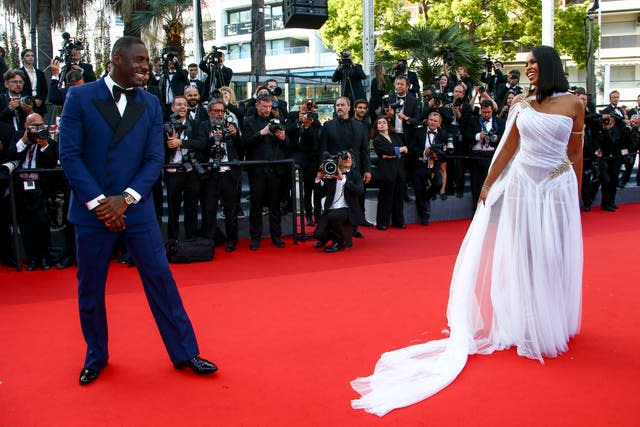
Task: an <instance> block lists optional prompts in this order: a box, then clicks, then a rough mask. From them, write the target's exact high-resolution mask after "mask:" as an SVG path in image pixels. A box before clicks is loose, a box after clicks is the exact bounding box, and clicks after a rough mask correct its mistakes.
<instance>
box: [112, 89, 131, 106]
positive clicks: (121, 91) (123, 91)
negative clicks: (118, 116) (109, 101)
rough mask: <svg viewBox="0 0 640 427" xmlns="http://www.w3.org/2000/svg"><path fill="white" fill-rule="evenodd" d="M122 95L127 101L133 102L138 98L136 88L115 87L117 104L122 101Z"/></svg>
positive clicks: (114, 92) (114, 94) (114, 93)
mask: <svg viewBox="0 0 640 427" xmlns="http://www.w3.org/2000/svg"><path fill="white" fill-rule="evenodd" d="M122 94H124V95H125V96H126V97H127V101H131V100H132V99H134V98H135V96H136V93H135V89H134V88H130V89H122V88H121V87H120V86H118V85H113V99H114V100H115V101H116V103H117V102H118V101H120V95H122Z"/></svg>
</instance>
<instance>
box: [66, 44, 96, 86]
mask: <svg viewBox="0 0 640 427" xmlns="http://www.w3.org/2000/svg"><path fill="white" fill-rule="evenodd" d="M82 50H83V47H82V45H81V44H80V43H76V44H75V45H74V46H73V48H72V49H71V68H70V69H68V70H66V71H65V74H66V73H68V72H70V71H71V70H76V71H80V72H81V73H82V79H83V80H84V81H85V83H89V82H94V81H96V74H95V73H94V72H93V65H91V64H89V63H86V62H82V58H81V57H82Z"/></svg>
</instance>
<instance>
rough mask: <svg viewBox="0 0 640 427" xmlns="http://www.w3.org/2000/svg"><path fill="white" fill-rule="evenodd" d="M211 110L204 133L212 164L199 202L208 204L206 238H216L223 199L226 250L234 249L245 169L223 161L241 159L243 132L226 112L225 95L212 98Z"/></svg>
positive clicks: (204, 125) (202, 131)
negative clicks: (219, 208) (220, 203)
mask: <svg viewBox="0 0 640 427" xmlns="http://www.w3.org/2000/svg"><path fill="white" fill-rule="evenodd" d="M208 110H209V120H208V121H206V122H203V123H202V125H201V126H202V130H201V133H202V134H203V135H206V137H207V147H206V153H207V154H206V155H207V162H208V164H209V165H211V167H210V171H209V172H208V173H207V178H206V179H205V180H204V181H203V183H202V191H201V193H200V194H201V199H200V203H203V204H204V206H205V211H204V212H205V213H204V215H203V218H202V229H203V230H204V233H205V235H206V236H207V238H209V239H211V240H215V234H216V229H217V224H218V220H217V218H218V204H219V202H220V201H222V209H223V211H224V224H225V235H226V240H227V247H226V248H225V251H227V252H233V251H235V250H236V246H237V245H238V199H239V197H240V190H241V183H240V178H241V173H242V169H241V167H240V166H237V165H236V166H228V165H222V164H221V163H224V162H237V161H239V160H240V158H239V157H238V145H239V144H240V132H239V130H238V123H237V122H235V121H234V119H233V117H232V116H231V115H229V114H228V113H227V111H226V108H225V105H224V101H223V100H222V99H212V100H211V102H209V106H208Z"/></svg>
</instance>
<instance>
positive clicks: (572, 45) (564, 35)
mask: <svg viewBox="0 0 640 427" xmlns="http://www.w3.org/2000/svg"><path fill="white" fill-rule="evenodd" d="M589 7H590V4H588V3H585V4H582V5H578V4H573V5H570V6H567V7H566V8H562V9H556V22H555V34H554V39H555V45H556V49H558V52H560V53H561V54H564V55H568V56H570V57H571V59H573V60H574V61H575V62H576V65H577V67H578V69H580V70H584V69H585V68H586V67H587V61H588V48H589V40H588V37H589V33H588V29H587V28H586V27H585V25H587V24H586V23H585V21H584V17H585V15H586V14H587V9H588V8H589ZM599 40H600V28H598V26H597V25H594V28H593V43H594V45H593V47H594V50H595V49H597V48H598V41H599Z"/></svg>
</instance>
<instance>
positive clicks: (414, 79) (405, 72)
mask: <svg viewBox="0 0 640 427" xmlns="http://www.w3.org/2000/svg"><path fill="white" fill-rule="evenodd" d="M398 76H404V77H405V78H406V79H407V82H408V89H407V92H409V93H410V94H411V95H413V96H415V97H416V99H418V97H419V96H420V81H419V80H418V75H417V74H416V73H415V72H413V71H409V67H408V66H407V60H406V59H399V60H398V62H396V63H395V64H394V65H393V67H391V81H392V82H395V80H396V77H398Z"/></svg>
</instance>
